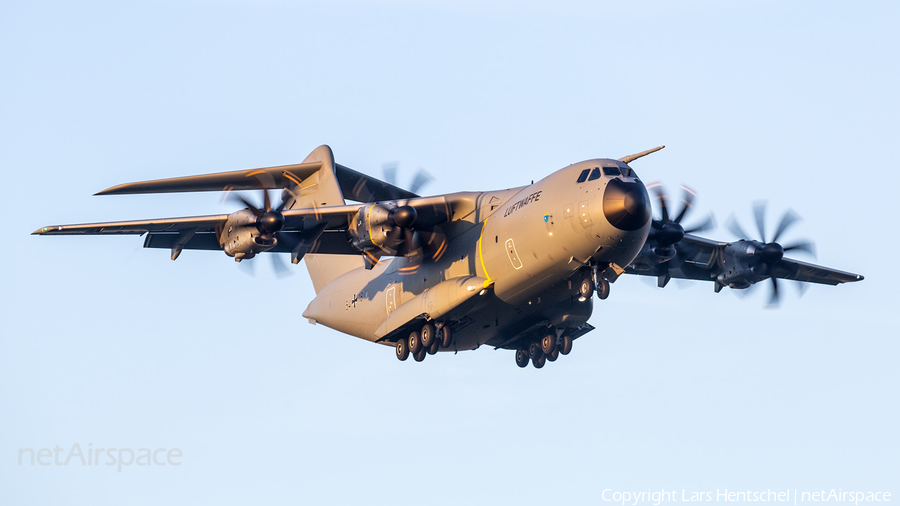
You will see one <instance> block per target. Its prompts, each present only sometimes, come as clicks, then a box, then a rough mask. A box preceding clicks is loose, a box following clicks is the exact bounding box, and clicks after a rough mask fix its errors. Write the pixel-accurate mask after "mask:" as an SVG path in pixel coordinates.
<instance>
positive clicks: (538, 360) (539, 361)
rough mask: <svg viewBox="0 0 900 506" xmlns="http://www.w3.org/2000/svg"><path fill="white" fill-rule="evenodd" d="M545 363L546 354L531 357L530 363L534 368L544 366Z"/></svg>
mask: <svg viewBox="0 0 900 506" xmlns="http://www.w3.org/2000/svg"><path fill="white" fill-rule="evenodd" d="M546 363H547V355H543V354H541V355H540V356H538V357H534V358H532V359H531V365H533V366H534V368H535V369H540V368H541V367H544V364H546Z"/></svg>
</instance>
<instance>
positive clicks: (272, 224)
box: [219, 190, 284, 262]
mask: <svg viewBox="0 0 900 506" xmlns="http://www.w3.org/2000/svg"><path fill="white" fill-rule="evenodd" d="M263 195H264V204H263V208H262V209H260V208H257V207H256V206H254V205H253V204H251V203H249V202H247V201H246V200H245V199H243V198H239V200H240V201H241V202H243V203H244V204H246V205H247V207H248V208H247V209H241V210H240V211H236V212H234V213H231V214H230V215H229V216H228V219H227V220H226V221H225V225H224V226H223V227H222V231H221V232H220V233H219V245H220V246H221V247H222V250H223V251H225V254H226V255H228V256H230V257H234V259H235V260H237V261H238V262H240V261H241V260H243V259H247V258H253V257H254V256H256V254H257V253H261V252H263V251H268V250H270V249H272V248H274V247H275V245H276V244H278V235H279V231H280V230H281V229H282V228H284V215H283V214H281V211H282V209H283V208H284V203H282V204H281V205H279V206H278V207H277V208H275V209H272V206H271V203H270V201H269V196H268V192H266V191H265V190H264V193H263Z"/></svg>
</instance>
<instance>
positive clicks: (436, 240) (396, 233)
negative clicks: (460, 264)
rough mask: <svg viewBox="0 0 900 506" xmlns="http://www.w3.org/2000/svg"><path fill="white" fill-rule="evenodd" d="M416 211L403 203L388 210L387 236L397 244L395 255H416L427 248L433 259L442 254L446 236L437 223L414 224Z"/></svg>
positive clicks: (416, 216)
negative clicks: (389, 228)
mask: <svg viewBox="0 0 900 506" xmlns="http://www.w3.org/2000/svg"><path fill="white" fill-rule="evenodd" d="M417 219H418V212H417V211H416V209H415V208H414V207H412V206H408V205H403V206H398V207H395V208H393V209H391V210H390V211H389V212H388V222H389V224H390V225H391V227H392V228H391V231H390V232H388V237H389V238H390V239H391V243H392V244H396V245H397V249H396V252H395V253H396V255H397V256H416V255H417V254H418V252H419V250H422V249H427V250H428V251H429V252H430V253H431V256H432V259H433V260H437V259H439V258H440V257H441V255H443V253H444V251H445V250H446V248H447V236H446V235H445V234H444V231H443V230H442V229H441V228H440V227H439V226H438V225H427V224H422V223H420V224H418V225H417V224H416V221H417Z"/></svg>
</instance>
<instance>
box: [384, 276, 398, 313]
mask: <svg viewBox="0 0 900 506" xmlns="http://www.w3.org/2000/svg"><path fill="white" fill-rule="evenodd" d="M384 304H385V309H386V310H387V315H388V316H391V312H392V311H393V310H395V309H397V284H396V283H391V284H390V285H388V287H387V290H385V293H384Z"/></svg>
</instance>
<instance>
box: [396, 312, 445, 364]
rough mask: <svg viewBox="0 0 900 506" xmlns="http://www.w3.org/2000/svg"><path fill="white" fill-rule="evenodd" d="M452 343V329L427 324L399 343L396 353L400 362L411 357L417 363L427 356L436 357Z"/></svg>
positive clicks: (442, 325)
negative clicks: (436, 354)
mask: <svg viewBox="0 0 900 506" xmlns="http://www.w3.org/2000/svg"><path fill="white" fill-rule="evenodd" d="M451 343H452V336H451V335H450V327H449V326H448V325H446V324H440V323H439V324H438V325H437V327H435V325H434V324H433V323H431V322H427V323H425V324H424V325H422V327H420V328H419V329H418V330H413V331H412V332H410V333H409V337H407V338H405V339H400V340H399V341H397V346H396V351H397V358H398V359H399V360H406V359H407V358H409V356H410V355H412V356H413V359H414V360H415V361H416V362H421V361H423V360H425V355H434V354H435V353H437V352H438V350H440V349H441V348H449V347H450V344H451Z"/></svg>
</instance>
